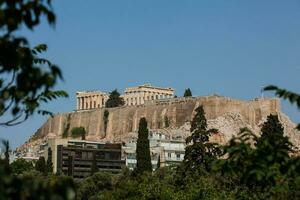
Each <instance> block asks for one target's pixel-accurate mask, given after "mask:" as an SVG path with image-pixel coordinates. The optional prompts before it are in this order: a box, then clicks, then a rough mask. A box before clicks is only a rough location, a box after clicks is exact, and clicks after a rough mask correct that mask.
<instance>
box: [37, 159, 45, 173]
mask: <svg viewBox="0 0 300 200" xmlns="http://www.w3.org/2000/svg"><path fill="white" fill-rule="evenodd" d="M35 170H36V171H38V172H41V173H43V174H47V166H46V161H45V158H44V157H39V159H38V160H37V161H36V163H35Z"/></svg>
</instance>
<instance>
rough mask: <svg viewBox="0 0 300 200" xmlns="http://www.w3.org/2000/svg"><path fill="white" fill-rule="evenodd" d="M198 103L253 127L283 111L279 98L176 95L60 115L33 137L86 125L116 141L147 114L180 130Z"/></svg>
mask: <svg viewBox="0 0 300 200" xmlns="http://www.w3.org/2000/svg"><path fill="white" fill-rule="evenodd" d="M199 105H203V106H204V110H205V112H206V117H207V119H209V120H212V119H216V118H218V117H220V116H223V115H225V114H226V113H236V114H238V115H240V116H241V117H242V118H243V120H244V122H245V123H246V124H249V125H250V126H253V127H254V126H257V125H258V123H259V122H260V121H261V120H262V119H264V118H266V116H267V115H269V114H270V113H280V101H279V99H276V98H272V99H256V100H251V101H242V100H235V99H231V98H228V97H220V96H207V97H197V98H192V97H191V98H176V99H170V100H158V101H152V102H148V103H147V104H146V105H139V106H130V107H119V108H100V109H95V110H87V111H77V112H72V113H63V114H57V115H55V116H54V117H53V118H49V119H48V120H47V122H46V123H45V124H44V125H42V127H41V128H40V129H38V130H37V132H36V133H35V136H34V137H33V138H32V139H37V138H43V137H45V136H47V135H49V134H51V135H56V136H57V137H62V134H63V132H64V131H69V132H70V131H71V129H72V128H73V127H79V126H83V127H85V129H86V130H87V133H88V135H87V139H97V140H98V139H99V140H101V139H103V140H114V139H115V138H122V137H123V136H124V137H125V136H126V134H128V133H131V132H135V131H137V129H138V123H139V119H140V118H141V117H146V119H147V121H148V125H149V128H150V129H161V128H164V127H165V119H166V118H167V119H168V120H169V124H170V127H169V128H170V129H178V128H180V127H182V126H184V124H185V123H187V122H189V121H190V120H191V118H192V116H193V111H194V109H195V108H196V107H198V106H199ZM105 110H108V111H109V117H108V124H107V129H106V131H105V128H104V127H105V126H104V120H103V115H104V111H105ZM68 127H69V129H68V130H66V129H67V128H68Z"/></svg>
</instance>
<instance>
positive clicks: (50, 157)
mask: <svg viewBox="0 0 300 200" xmlns="http://www.w3.org/2000/svg"><path fill="white" fill-rule="evenodd" d="M46 168H47V172H48V173H53V163H52V150H51V148H48V159H47V167H46Z"/></svg>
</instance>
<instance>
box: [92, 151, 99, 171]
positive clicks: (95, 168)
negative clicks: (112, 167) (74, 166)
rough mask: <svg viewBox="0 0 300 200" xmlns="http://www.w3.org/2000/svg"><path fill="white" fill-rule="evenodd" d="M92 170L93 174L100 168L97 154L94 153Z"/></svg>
mask: <svg viewBox="0 0 300 200" xmlns="http://www.w3.org/2000/svg"><path fill="white" fill-rule="evenodd" d="M91 168H92V169H91V171H92V174H94V173H96V172H98V171H99V168H98V165H97V160H96V155H95V154H94V155H93V162H92V167H91Z"/></svg>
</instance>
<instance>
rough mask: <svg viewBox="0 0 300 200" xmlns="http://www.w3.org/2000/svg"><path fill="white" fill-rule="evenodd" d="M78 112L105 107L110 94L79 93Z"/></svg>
mask: <svg viewBox="0 0 300 200" xmlns="http://www.w3.org/2000/svg"><path fill="white" fill-rule="evenodd" d="M76 99H77V104H76V105H77V106H76V109H77V110H87V109H95V108H102V107H105V103H106V101H107V99H108V94H107V93H104V92H100V91H92V92H77V93H76Z"/></svg>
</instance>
